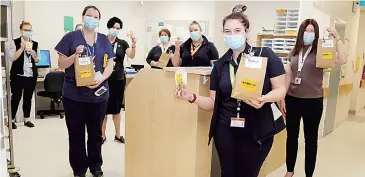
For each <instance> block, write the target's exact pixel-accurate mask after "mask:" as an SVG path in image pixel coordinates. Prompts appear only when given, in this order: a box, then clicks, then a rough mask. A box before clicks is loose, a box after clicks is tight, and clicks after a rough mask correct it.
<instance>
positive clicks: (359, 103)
mask: <svg viewBox="0 0 365 177" xmlns="http://www.w3.org/2000/svg"><path fill="white" fill-rule="evenodd" d="M359 22H360V24H359V30H358V35H357V47H356V57H360V59H361V62H360V69H359V71H357V72H356V73H355V74H354V77H353V78H352V79H353V82H354V90H353V92H352V94H351V101H350V110H351V111H355V112H358V111H360V110H361V109H364V107H365V99H363V98H364V96H365V89H364V88H360V80H361V78H362V73H363V68H364V58H363V55H364V53H365V33H364V31H365V11H361V14H360V20H359Z"/></svg>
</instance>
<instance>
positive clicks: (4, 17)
mask: <svg viewBox="0 0 365 177" xmlns="http://www.w3.org/2000/svg"><path fill="white" fill-rule="evenodd" d="M7 9H8V7H7V6H3V5H2V6H1V10H0V11H1V20H0V23H1V28H0V29H1V32H0V33H1V37H2V38H6V37H7V36H8V34H7V33H8V32H7V30H6V29H7V19H8V11H7Z"/></svg>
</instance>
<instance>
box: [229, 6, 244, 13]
mask: <svg viewBox="0 0 365 177" xmlns="http://www.w3.org/2000/svg"><path fill="white" fill-rule="evenodd" d="M246 10H247V6H245V5H243V4H239V5H236V6H234V8H233V9H232V13H236V12H239V13H243V12H245V11H246Z"/></svg>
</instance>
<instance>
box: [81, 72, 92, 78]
mask: <svg viewBox="0 0 365 177" xmlns="http://www.w3.org/2000/svg"><path fill="white" fill-rule="evenodd" d="M80 77H81V78H86V77H91V71H90V70H81V71H80Z"/></svg>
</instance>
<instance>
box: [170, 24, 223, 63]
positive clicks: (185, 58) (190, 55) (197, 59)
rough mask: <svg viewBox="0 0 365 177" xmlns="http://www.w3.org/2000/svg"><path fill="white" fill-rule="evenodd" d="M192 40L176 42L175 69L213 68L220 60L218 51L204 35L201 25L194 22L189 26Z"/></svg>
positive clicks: (173, 60)
mask: <svg viewBox="0 0 365 177" xmlns="http://www.w3.org/2000/svg"><path fill="white" fill-rule="evenodd" d="M189 31H190V39H188V40H187V41H186V42H184V43H182V41H180V40H177V41H176V51H175V54H174V57H173V58H172V64H173V66H174V67H179V66H181V67H196V66H212V62H213V61H215V60H218V58H219V54H218V50H217V48H216V47H215V45H214V44H213V43H212V42H209V41H208V39H207V38H206V37H205V36H204V35H203V34H202V28H201V26H200V24H199V23H198V22H196V21H193V22H192V23H191V24H190V26H189Z"/></svg>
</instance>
